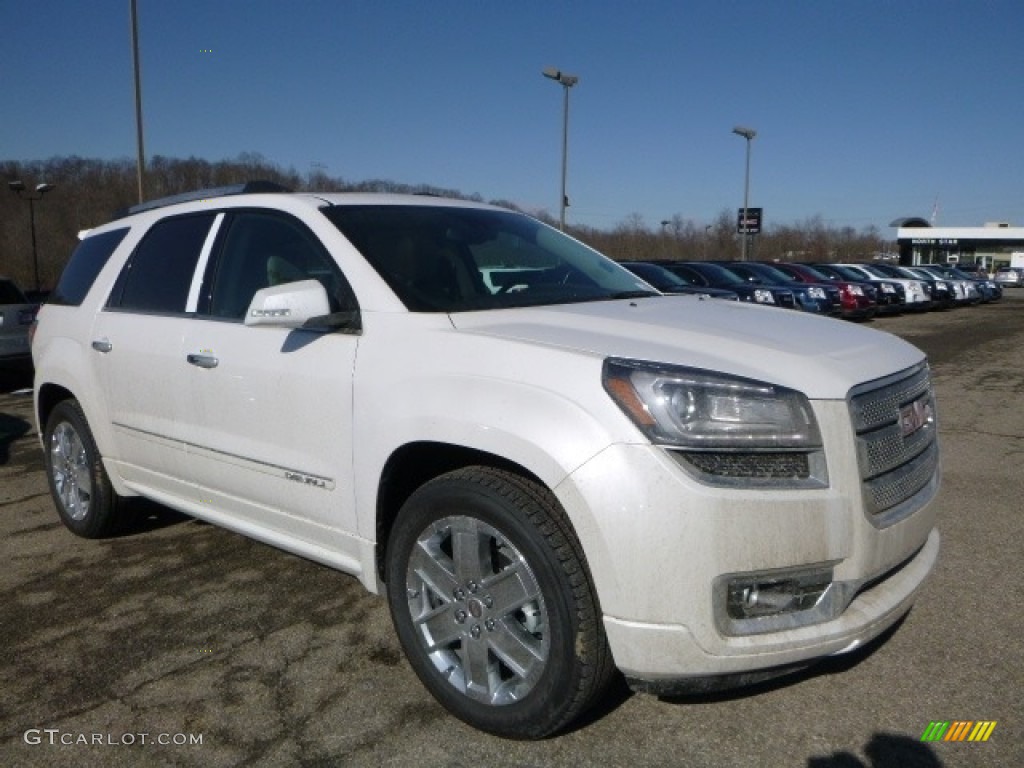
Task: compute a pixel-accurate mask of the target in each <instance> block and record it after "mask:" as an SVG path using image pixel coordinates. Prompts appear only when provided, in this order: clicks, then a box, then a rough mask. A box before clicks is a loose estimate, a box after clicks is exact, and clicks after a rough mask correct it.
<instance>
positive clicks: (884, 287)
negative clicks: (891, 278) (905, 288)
mask: <svg viewBox="0 0 1024 768" xmlns="http://www.w3.org/2000/svg"><path fill="white" fill-rule="evenodd" d="M882 293H896V289H895V288H893V287H892V286H891V285H889V284H888V283H882Z"/></svg>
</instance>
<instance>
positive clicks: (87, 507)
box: [43, 400, 121, 539]
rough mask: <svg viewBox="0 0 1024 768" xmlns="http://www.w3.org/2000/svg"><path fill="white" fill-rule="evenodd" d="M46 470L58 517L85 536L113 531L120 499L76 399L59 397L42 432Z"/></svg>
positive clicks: (73, 531) (95, 536)
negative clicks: (61, 398)
mask: <svg viewBox="0 0 1024 768" xmlns="http://www.w3.org/2000/svg"><path fill="white" fill-rule="evenodd" d="M43 447H44V449H45V461H46V476H47V479H48V480H49V483H50V494H51V495H52V496H53V500H54V503H55V504H56V505H57V513H58V514H59V515H60V519H61V522H63V523H64V525H65V526H66V527H67V528H68V529H69V530H70V531H71V532H72V533H75V534H77V535H78V536H81V537H83V538H86V539H99V538H103V537H104V536H109V535H111V534H112V533H114V532H116V530H117V529H118V527H119V525H120V522H121V509H120V506H119V503H118V502H119V500H118V497H117V495H116V494H115V493H114V489H113V487H112V486H111V484H110V478H109V477H108V476H107V472H106V470H105V469H104V468H103V461H102V459H101V458H100V453H99V450H98V449H97V448H96V441H95V440H94V439H93V436H92V432H91V431H90V430H89V424H88V422H87V421H86V420H85V414H84V413H83V412H82V407H81V406H80V405H79V404H78V402H77V401H75V400H64V401H63V402H61V403H58V404H57V405H56V406H55V407H54V409H53V411H52V412H51V413H50V417H49V418H48V419H47V420H46V429H45V431H44V432H43Z"/></svg>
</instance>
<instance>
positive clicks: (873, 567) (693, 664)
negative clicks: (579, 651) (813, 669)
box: [555, 401, 939, 687]
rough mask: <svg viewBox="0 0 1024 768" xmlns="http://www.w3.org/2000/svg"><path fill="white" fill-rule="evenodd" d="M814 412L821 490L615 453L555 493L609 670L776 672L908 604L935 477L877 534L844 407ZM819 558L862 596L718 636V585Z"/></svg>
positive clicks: (862, 634)
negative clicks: (604, 641)
mask: <svg viewBox="0 0 1024 768" xmlns="http://www.w3.org/2000/svg"><path fill="white" fill-rule="evenodd" d="M814 407H815V412H816V416H817V418H818V421H819V424H820V426H821V428H822V435H823V436H824V440H825V455H826V457H827V462H828V477H829V485H828V487H826V488H811V489H800V490H777V489H758V490H751V489H734V488H721V487H710V486H707V485H704V484H702V483H700V482H698V481H697V480H696V479H694V478H693V477H692V476H690V474H688V473H687V472H686V471H684V470H683V469H682V468H681V467H680V465H679V463H678V462H677V461H676V460H674V459H673V458H672V457H671V456H670V455H669V454H668V453H667V452H666V451H664V450H662V449H659V448H655V447H652V446H649V445H616V446H611V447H609V448H608V449H606V450H605V451H604V452H602V453H601V454H600V455H598V456H597V457H595V458H594V459H592V460H591V461H590V462H588V463H587V464H585V465H584V466H582V467H580V468H579V469H578V470H577V471H576V472H574V473H572V474H571V475H570V476H569V478H567V479H566V481H564V482H563V483H562V484H561V485H560V486H558V487H557V488H556V489H555V491H556V494H558V496H559V499H560V500H561V502H562V504H563V506H564V507H565V509H566V511H567V512H568V514H569V516H570V519H571V520H572V521H573V524H574V526H575V528H576V530H577V533H578V534H579V537H580V540H581V543H582V544H583V548H584V551H585V552H586V554H587V560H588V564H589V566H590V569H591V573H592V576H593V579H594V583H595V586H596V588H597V593H598V598H599V600H600V603H601V608H602V611H603V615H604V626H605V630H606V634H607V636H608V641H609V643H610V646H611V649H612V653H613V656H614V658H615V662H616V665H617V666H618V667H619V669H620V670H621V671H622V672H623V673H624V674H625V675H626V677H627V678H629V679H631V680H632V681H633V682H634V683H636V682H637V681H640V682H642V683H645V684H647V686H648V687H650V686H651V685H662V684H664V685H666V686H671V685H672V684H674V683H679V682H686V681H690V682H693V681H694V680H697V679H700V678H707V677H714V676H720V675H741V676H742V675H746V673H751V672H755V671H765V673H766V675H769V676H770V674H771V672H770V670H773V669H775V668H779V667H785V666H788V665H798V664H806V663H809V662H812V661H814V660H815V659H817V658H820V657H823V656H828V655H831V654H836V653H843V652H846V651H850V650H853V649H854V648H857V647H859V646H861V645H863V644H864V643H866V642H868V641H869V640H871V639H872V638H874V637H876V636H877V635H878V634H880V633H881V632H883V631H884V630H885V629H886V628H887V627H889V626H891V625H892V624H893V623H895V622H896V621H897V620H898V619H899V618H900V617H901V616H903V615H904V614H905V613H906V612H907V611H908V610H909V609H910V606H911V604H912V602H913V599H914V597H915V595H916V593H917V592H918V590H919V589H920V587H921V584H922V583H923V581H924V579H925V577H926V576H927V574H928V573H929V572H930V571H931V570H932V568H933V566H934V564H935V561H936V558H937V556H938V550H939V534H938V532H937V531H936V530H935V510H934V507H933V506H930V505H929V503H928V502H930V500H931V499H932V497H933V496H934V494H935V492H936V491H937V487H938V483H937V476H936V479H935V480H936V481H935V482H933V483H931V484H930V485H929V487H928V489H927V491H926V492H923V493H921V494H920V495H919V496H918V497H916V498H915V500H914V504H915V509H913V510H912V511H910V512H909V513H908V514H906V515H905V516H902V517H901V518H900V519H899V520H898V521H897V522H895V523H894V524H892V525H889V526H886V527H878V526H877V525H875V524H873V523H872V521H871V520H870V519H869V515H868V514H867V513H866V512H865V504H864V501H863V497H862V489H861V484H860V476H859V473H858V469H857V457H856V454H855V449H854V444H855V441H854V437H853V434H852V429H851V426H850V417H849V411H848V410H847V407H846V404H845V403H843V402H831V401H830V402H825V403H822V402H816V403H815V404H814ZM820 564H829V566H830V567H832V568H833V579H834V581H835V582H839V583H843V584H846V585H854V586H855V587H860V588H861V591H859V592H856V593H855V596H853V597H852V601H851V602H849V604H848V605H846V606H845V610H842V612H841V613H839V614H838V615H836V616H834V617H832V618H826V619H825V620H821V621H819V622H818V623H803V624H800V623H799V622H797V623H796V625H795V626H791V627H789V628H785V629H781V630H779V631H770V632H761V633H757V634H743V635H738V634H733V635H730V634H728V633H727V632H726V631H724V630H723V625H722V622H721V620H720V617H721V613H722V610H723V608H722V606H721V605H717V604H716V602H720V597H716V590H715V584H716V582H719V581H720V580H721V579H722V578H725V577H726V576H728V575H730V574H745V573H756V572H764V571H771V570H773V569H787V568H797V567H803V566H807V567H813V566H816V565H820ZM851 594H853V592H851ZM739 679H741V680H743V679H750V678H749V677H747V678H744V677H741V678H739Z"/></svg>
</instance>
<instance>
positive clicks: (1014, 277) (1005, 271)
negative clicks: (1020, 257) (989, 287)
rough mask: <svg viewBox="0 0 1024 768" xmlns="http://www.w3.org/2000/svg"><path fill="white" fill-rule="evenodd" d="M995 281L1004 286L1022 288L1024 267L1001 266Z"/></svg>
mask: <svg viewBox="0 0 1024 768" xmlns="http://www.w3.org/2000/svg"><path fill="white" fill-rule="evenodd" d="M995 281H996V282H997V283H999V284H1000V285H1001V286H1003V287H1004V288H1009V287H1013V288H1020V287H1021V286H1022V285H1024V269H1021V268H1020V267H1001V268H1000V269H998V270H997V271H996V276H995Z"/></svg>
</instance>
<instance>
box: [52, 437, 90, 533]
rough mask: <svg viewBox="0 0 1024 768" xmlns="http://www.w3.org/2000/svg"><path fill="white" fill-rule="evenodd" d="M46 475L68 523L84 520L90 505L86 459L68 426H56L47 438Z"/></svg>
mask: <svg viewBox="0 0 1024 768" xmlns="http://www.w3.org/2000/svg"><path fill="white" fill-rule="evenodd" d="M50 473H51V476H52V478H53V487H54V489H55V490H56V493H57V497H58V499H59V500H60V504H61V506H62V507H63V508H64V511H65V512H66V513H67V516H68V517H69V518H71V519H72V520H76V521H78V520H84V519H85V517H86V516H87V515H88V514H89V507H90V505H91V502H92V475H91V473H90V471H89V456H88V453H87V452H86V449H85V444H84V443H83V442H82V438H81V436H80V435H79V434H78V432H77V431H75V428H74V426H73V425H71V424H70V423H68V422H66V421H63V422H61V423H60V424H58V425H57V427H56V428H55V429H54V430H53V434H52V435H51V437H50Z"/></svg>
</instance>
